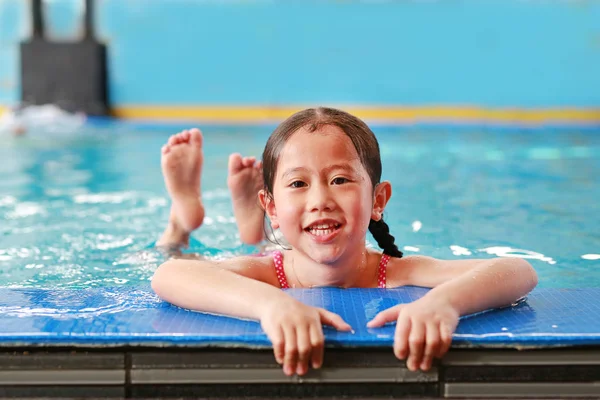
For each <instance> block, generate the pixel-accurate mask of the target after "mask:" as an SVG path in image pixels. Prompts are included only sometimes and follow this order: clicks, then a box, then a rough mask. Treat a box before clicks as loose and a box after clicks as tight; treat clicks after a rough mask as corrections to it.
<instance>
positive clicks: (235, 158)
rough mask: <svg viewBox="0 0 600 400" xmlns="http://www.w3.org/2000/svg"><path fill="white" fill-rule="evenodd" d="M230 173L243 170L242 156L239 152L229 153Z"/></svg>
mask: <svg viewBox="0 0 600 400" xmlns="http://www.w3.org/2000/svg"><path fill="white" fill-rule="evenodd" d="M227 167H228V169H229V175H232V174H235V173H237V172H238V171H239V170H241V169H242V168H243V167H244V165H243V160H242V156H241V154H239V153H233V154H230V155H229V163H228V166H227Z"/></svg>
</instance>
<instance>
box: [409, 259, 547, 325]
mask: <svg viewBox="0 0 600 400" xmlns="http://www.w3.org/2000/svg"><path fill="white" fill-rule="evenodd" d="M411 259H414V260H410V259H407V260H406V261H408V264H407V267H408V268H407V270H406V271H405V273H406V274H407V275H405V276H406V280H407V282H408V283H407V284H410V285H415V286H424V287H431V288H433V289H432V290H430V291H429V293H427V295H426V296H428V297H442V298H444V299H445V300H447V301H448V302H449V303H450V304H451V305H452V306H453V307H454V308H455V309H456V311H457V312H458V313H459V314H460V315H466V314H471V313H474V312H478V311H484V310H487V309H490V308H496V307H502V306H507V305H510V304H512V303H513V302H514V301H515V300H517V299H519V298H521V297H523V296H525V295H526V294H527V293H529V292H530V291H531V290H533V288H534V287H535V286H536V285H537V283H538V278H537V274H536V272H535V270H534V269H533V267H532V266H531V264H529V263H528V262H527V261H525V260H524V259H522V258H493V259H487V260H436V259H435V258H431V257H411Z"/></svg>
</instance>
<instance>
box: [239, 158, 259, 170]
mask: <svg viewBox="0 0 600 400" xmlns="http://www.w3.org/2000/svg"><path fill="white" fill-rule="evenodd" d="M255 161H256V157H244V159H243V161H242V164H243V165H244V167H246V168H247V167H251V166H253V165H254V162H255Z"/></svg>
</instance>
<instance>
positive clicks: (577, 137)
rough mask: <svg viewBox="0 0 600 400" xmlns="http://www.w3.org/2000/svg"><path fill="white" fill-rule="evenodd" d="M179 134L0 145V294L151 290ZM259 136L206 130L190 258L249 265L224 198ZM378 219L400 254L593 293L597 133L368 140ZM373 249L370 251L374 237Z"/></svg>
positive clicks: (421, 134) (446, 134)
mask: <svg viewBox="0 0 600 400" xmlns="http://www.w3.org/2000/svg"><path fill="white" fill-rule="evenodd" d="M180 128H181V127H177V126H173V125H170V126H167V125H163V126H153V127H151V126H141V125H132V124H125V123H107V124H102V125H93V126H89V127H87V128H86V129H85V130H83V131H82V132H78V133H77V134H61V133H60V132H48V133H44V132H34V133H32V134H30V135H29V136H27V137H22V138H10V137H3V138H2V141H1V142H0V160H1V161H0V286H4V287H38V288H48V287H54V288H67V287H69V288H81V287H107V286H120V285H136V284H139V283H147V282H148V281H149V280H150V278H151V276H152V274H153V271H154V270H155V268H156V267H157V265H159V264H160V263H161V262H162V261H163V260H164V257H163V255H162V254H161V253H160V252H158V251H156V250H155V249H153V247H152V244H153V243H154V241H155V240H156V239H157V237H158V236H159V234H160V233H161V231H162V229H163V228H164V226H165V224H166V222H167V217H168V211H169V201H168V197H167V193H166V191H165V190H164V187H163V182H162V177H161V173H160V147H161V145H162V144H163V143H164V142H165V141H166V139H167V138H168V135H169V134H171V133H173V132H176V131H177V130H178V129H180ZM272 129H273V127H272V126H266V127H204V129H203V130H204V132H205V167H204V175H203V181H202V190H203V195H204V202H205V206H206V211H207V218H206V221H205V224H204V225H203V226H202V227H201V229H199V230H198V231H196V232H195V233H194V242H193V248H192V249H190V250H191V251H197V252H200V253H203V254H205V255H207V256H210V257H216V258H220V257H228V256H230V255H232V254H241V253H248V252H252V251H254V250H255V249H253V248H251V247H248V246H242V245H241V243H240V241H239V239H238V237H237V234H236V228H235V223H234V220H233V213H232V210H231V202H230V199H229V196H228V192H227V186H226V177H227V171H226V167H227V156H228V154H229V153H230V152H235V151H238V152H243V153H244V154H253V155H260V153H261V151H262V147H263V145H264V143H265V141H266V138H267V137H268V135H269V134H270V132H271V131H272ZM374 130H375V133H376V134H377V136H378V138H379V140H380V144H381V148H382V158H383V165H384V179H387V180H390V181H391V182H392V185H393V188H394V192H393V197H392V200H391V201H390V204H389V206H388V209H387V211H386V212H387V213H386V220H387V221H388V223H389V224H390V227H391V231H392V233H393V234H394V235H395V236H396V238H397V243H399V244H400V248H402V249H404V251H405V253H406V254H426V255H431V256H434V257H440V258H448V259H465V258H475V257H482V258H489V257H493V256H497V255H499V256H503V257H508V256H514V255H521V256H524V257H527V258H528V259H529V261H530V262H531V263H532V264H533V265H534V267H535V268H536V270H537V271H538V274H539V276H540V284H539V287H570V288H573V287H600V233H599V232H600V231H599V229H598V226H600V213H598V211H597V203H598V199H600V179H599V178H598V176H599V173H600V134H599V132H597V131H591V130H587V131H585V130H584V131H577V130H567V129H560V130H559V129H557V130H549V129H547V130H523V131H519V130H515V129H512V130H506V129H505V130H502V129H489V128H463V129H457V128H439V127H436V128H432V127H429V128H427V127H419V128H389V127H388V128H385V127H375V128H374ZM368 240H369V241H370V242H371V243H374V242H373V241H372V239H371V238H370V237H369V238H368Z"/></svg>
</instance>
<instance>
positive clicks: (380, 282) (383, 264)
mask: <svg viewBox="0 0 600 400" xmlns="http://www.w3.org/2000/svg"><path fill="white" fill-rule="evenodd" d="M389 261H390V256H389V255H387V254H382V255H381V261H379V272H378V273H377V287H378V288H379V289H385V288H386V287H387V286H386V276H387V265H388V262H389Z"/></svg>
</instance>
